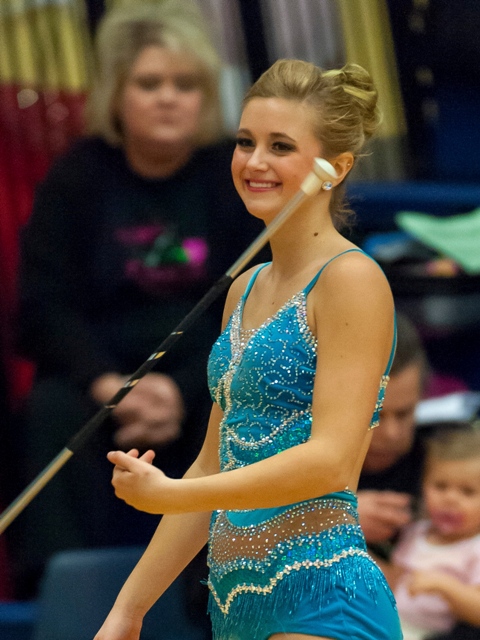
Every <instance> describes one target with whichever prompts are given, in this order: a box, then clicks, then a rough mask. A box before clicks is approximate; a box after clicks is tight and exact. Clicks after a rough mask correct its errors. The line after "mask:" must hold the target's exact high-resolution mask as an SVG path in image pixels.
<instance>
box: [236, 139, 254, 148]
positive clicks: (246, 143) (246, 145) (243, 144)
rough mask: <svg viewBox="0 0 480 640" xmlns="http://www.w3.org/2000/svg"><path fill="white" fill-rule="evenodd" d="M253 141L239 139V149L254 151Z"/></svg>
mask: <svg viewBox="0 0 480 640" xmlns="http://www.w3.org/2000/svg"><path fill="white" fill-rule="evenodd" d="M253 146H254V145H253V140H251V139H250V138H237V147H240V148H241V149H253Z"/></svg>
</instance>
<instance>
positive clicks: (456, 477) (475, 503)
mask: <svg viewBox="0 0 480 640" xmlns="http://www.w3.org/2000/svg"><path fill="white" fill-rule="evenodd" d="M423 493H424V500H425V506H426V509H427V512H428V516H429V518H430V520H431V522H432V525H433V528H434V530H435V531H436V532H437V534H438V535H440V536H441V537H442V538H445V540H449V541H454V540H459V539H462V538H468V537H471V536H473V535H475V534H477V533H480V460H479V459H478V458H471V459H466V460H439V459H433V458H432V459H430V460H429V461H428V466H427V471H426V475H425V480H424V484H423Z"/></svg>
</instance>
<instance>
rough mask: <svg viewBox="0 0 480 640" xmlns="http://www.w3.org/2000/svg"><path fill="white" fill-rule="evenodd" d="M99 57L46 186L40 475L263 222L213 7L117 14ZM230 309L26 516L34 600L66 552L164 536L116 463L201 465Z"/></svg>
mask: <svg viewBox="0 0 480 640" xmlns="http://www.w3.org/2000/svg"><path fill="white" fill-rule="evenodd" d="M96 46H97V49H96V53H97V61H98V70H97V77H96V79H95V82H94V86H93V89H92V93H91V95H90V98H89V103H88V105H87V111H86V117H87V127H88V131H89V135H88V136H86V137H85V138H84V139H82V140H80V141H77V142H76V143H75V144H74V145H73V146H72V148H71V149H70V150H69V151H68V152H67V153H66V155H64V156H63V157H60V158H59V159H58V160H57V161H56V162H55V163H54V165H53V166H52V168H51V170H50V172H49V173H48V175H47V177H46V179H45V180H44V181H43V183H42V184H40V185H39V186H38V189H37V191H36V196H35V201H34V207H33V212H32V215H31V218H30V221H29V223H28V225H27V227H26V228H25V229H24V231H23V234H22V243H21V277H20V298H21V303H20V308H19V315H18V344H19V349H20V351H21V353H22V354H23V355H24V356H26V357H28V358H29V359H31V360H32V361H33V362H34V363H35V365H36V378H35V381H34V385H33V389H32V391H31V394H30V397H29V399H28V406H27V407H26V411H25V414H26V415H25V419H24V420H23V431H22V432H21V433H19V437H20V438H21V439H22V443H23V451H22V453H23V456H24V457H23V463H24V468H23V474H24V477H25V479H26V481H30V480H31V479H32V477H34V476H35V474H36V473H38V472H39V471H41V470H42V469H43V468H44V466H45V465H46V464H48V463H49V462H50V461H51V460H52V459H53V457H54V456H56V455H57V454H58V453H59V451H61V450H62V448H63V447H64V446H65V445H66V444H67V442H68V441H69V439H70V437H71V436H72V435H74V434H75V433H76V432H77V430H78V429H79V428H80V427H81V426H82V425H83V424H84V423H85V422H86V421H87V420H88V419H89V418H90V417H91V416H92V415H93V414H94V412H96V411H97V410H98V408H99V406H100V405H102V404H104V403H107V402H108V401H109V400H110V398H112V396H113V395H114V394H115V393H116V392H117V390H118V389H119V388H120V387H121V386H122V385H123V383H124V381H125V380H126V378H128V376H129V375H131V374H132V373H133V372H134V371H135V370H136V369H137V368H138V367H139V366H140V365H141V364H142V363H143V362H144V361H145V360H146V359H147V358H148V357H149V355H150V354H152V353H153V352H154V351H155V350H156V348H157V346H158V345H159V344H160V343H161V341H162V340H163V339H164V338H166V337H167V336H168V335H169V334H170V332H171V331H172V330H173V329H174V328H175V327H176V326H177V324H178V323H179V322H180V321H181V320H182V319H183V318H184V317H185V315H186V314H187V313H188V312H189V311H190V310H191V309H192V308H193V306H194V304H195V303H196V302H198V300H199V299H200V298H201V296H202V295H203V294H204V293H206V291H207V290H208V288H209V287H210V286H211V285H212V284H213V282H214V281H215V280H216V279H217V278H218V277H220V276H221V275H222V274H223V273H225V271H226V270H227V269H228V267H230V266H231V264H232V263H233V261H234V259H235V258H237V257H238V256H239V255H240V254H241V253H242V252H243V251H244V250H245V248H246V247H247V246H248V244H249V243H250V242H251V241H252V240H253V239H254V238H255V236H256V235H257V233H259V232H260V231H261V230H262V228H263V227H262V225H261V223H260V222H258V221H255V220H252V219H251V217H249V216H248V214H247V213H246V210H245V208H244V205H243V203H242V202H241V200H240V198H239V197H238V195H237V193H236V192H235V190H234V187H233V182H232V179H231V174H230V161H231V155H232V152H233V148H234V143H233V142H231V141H230V140H228V139H227V138H226V136H225V132H224V131H223V125H222V115H221V106H220V102H219V86H218V79H219V71H220V66H221V65H220V60H219V56H218V54H217V51H216V49H215V48H214V46H213V44H212V42H211V40H210V37H209V33H208V30H207V28H206V26H205V24H204V22H203V19H202V16H201V14H200V12H199V9H198V7H197V5H195V4H194V3H193V1H192V2H187V1H186V0H185V1H181V0H172V1H169V0H165V1H164V2H161V3H156V4H145V5H144V4H142V3H135V4H132V5H131V6H129V7H127V8H113V9H112V10H111V11H110V12H108V13H107V14H106V15H105V16H104V18H103V20H102V21H101V23H100V25H99V27H98V31H97V36H96ZM219 302H220V303H219V304H218V305H214V306H213V307H211V308H210V309H209V310H208V311H207V312H205V313H204V314H203V316H202V317H201V319H200V320H199V321H198V322H197V324H196V326H195V327H193V328H192V329H191V330H190V331H189V332H187V334H186V335H185V336H184V337H182V338H181V340H179V342H177V344H176V345H175V346H174V347H173V348H172V350H171V353H170V352H169V353H168V354H167V355H166V356H165V357H164V358H162V359H161V361H159V363H158V365H157V366H156V371H154V372H150V373H148V374H147V375H146V376H145V377H144V378H143V379H142V380H141V381H140V383H139V384H138V386H137V387H135V388H134V389H133V390H132V391H131V392H130V393H129V394H128V396H127V397H126V398H125V399H124V400H123V401H122V402H121V403H120V404H119V406H118V407H117V409H115V411H114V412H113V419H112V420H109V421H108V422H107V423H105V424H104V425H102V427H101V428H100V429H99V430H98V431H97V433H96V434H95V437H94V438H93V439H92V442H90V443H88V445H87V446H86V447H84V449H83V450H82V451H81V452H79V453H78V454H76V455H75V456H74V458H73V459H72V460H71V461H69V462H68V464H67V465H66V466H65V468H63V469H62V470H61V471H60V472H59V473H58V475H57V476H56V477H55V478H54V479H53V480H52V481H51V482H50V483H49V485H48V486H47V487H46V488H45V489H44V490H43V491H42V492H41V493H40V494H39V495H38V496H37V497H36V498H35V500H34V501H33V502H32V503H31V504H30V505H29V506H28V507H27V509H26V510H25V513H24V514H22V515H21V517H20V518H19V520H18V531H17V533H18V540H19V542H18V546H17V558H18V564H19V567H20V569H19V571H20V572H22V571H23V574H24V575H23V576H18V577H19V578H21V577H23V582H22V585H23V592H24V594H25V593H27V594H28V589H29V587H30V590H31V585H29V582H28V579H27V578H29V579H30V582H34V581H35V580H36V578H38V575H39V574H40V573H41V571H42V570H43V567H44V565H45V562H46V560H47V559H48V558H49V556H50V555H51V554H52V553H53V552H55V551H57V550H60V549H63V548H71V547H91V546H96V547H98V546H103V545H118V544H143V543H146V542H147V541H148V540H149V539H150V537H151V534H152V533H153V531H154V529H155V527H156V525H157V524H158V518H156V517H154V516H151V515H148V514H144V513H140V512H138V511H134V510H133V509H131V508H129V507H128V506H126V505H125V504H124V503H122V502H121V501H119V500H116V499H115V496H114V494H113V492H112V491H111V487H110V468H109V463H108V461H107V460H106V456H105V454H106V452H107V451H108V450H109V449H111V448H112V447H113V448H122V449H124V450H128V449H130V448H131V447H134V446H135V447H140V448H145V447H153V448H154V449H155V450H156V452H157V459H156V460H157V464H158V465H159V466H161V467H162V468H163V469H166V470H168V473H169V474H170V475H172V476H173V477H178V476H180V475H181V474H182V473H183V472H184V471H185V470H186V468H187V467H188V465H189V464H190V462H191V461H192V460H193V458H194V457H195V455H196V453H197V449H198V447H199V445H200V443H201V442H202V439H203V435H204V434H203V431H202V429H203V425H205V424H206V422H207V419H206V418H207V415H208V411H209V406H210V399H209V395H208V389H207V384H206V375H205V369H206V362H207V357H208V352H209V350H210V348H211V345H212V343H213V342H214V340H215V337H216V336H217V334H218V328H219V326H220V322H221V302H222V301H219ZM93 497H94V498H93ZM127 523H128V525H127ZM12 526H17V523H14V525H12ZM35 584H36V583H35Z"/></svg>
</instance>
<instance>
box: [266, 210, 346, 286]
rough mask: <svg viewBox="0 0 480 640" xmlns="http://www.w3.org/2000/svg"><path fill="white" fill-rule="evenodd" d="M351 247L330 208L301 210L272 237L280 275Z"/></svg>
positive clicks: (274, 262)
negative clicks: (312, 211)
mask: <svg viewBox="0 0 480 640" xmlns="http://www.w3.org/2000/svg"><path fill="white" fill-rule="evenodd" d="M348 246H351V243H350V242H349V241H348V240H346V239H345V238H344V237H343V236H342V235H341V234H340V233H339V232H338V231H337V230H336V229H335V227H334V225H333V222H332V219H331V217H330V213H329V212H328V210H326V211H323V212H322V211H319V210H317V211H316V212H315V213H314V214H313V215H312V213H311V212H310V211H308V210H304V209H301V210H298V211H296V212H294V213H293V214H292V217H291V218H289V219H288V220H287V221H286V222H285V223H284V224H283V225H282V226H281V227H280V228H279V229H278V230H277V231H276V233H275V234H274V235H273V236H272V238H271V240H270V248H271V251H272V267H273V270H274V271H275V272H277V273H278V274H279V275H280V276H281V277H282V276H283V275H284V274H292V273H294V272H300V271H302V270H304V269H308V267H309V265H311V264H317V263H322V262H323V261H324V260H327V259H328V258H330V257H332V256H333V255H334V254H336V253H338V252H339V251H342V250H343V249H345V248H348Z"/></svg>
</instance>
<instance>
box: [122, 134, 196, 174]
mask: <svg viewBox="0 0 480 640" xmlns="http://www.w3.org/2000/svg"><path fill="white" fill-rule="evenodd" d="M124 151H125V156H126V158H127V162H128V164H129V165H130V167H131V169H132V170H133V171H134V172H135V173H138V174H139V175H141V176H143V177H144V178H168V177H169V176H171V175H173V174H174V173H176V172H177V171H179V170H180V169H181V168H182V167H184V166H185V165H186V164H187V163H188V161H189V160H190V158H191V157H192V155H193V153H194V151H195V146H194V145H193V144H192V143H190V142H189V143H185V144H182V145H175V147H173V146H172V147H165V146H162V147H161V148H159V147H158V146H155V147H154V148H150V149H149V148H148V147H147V146H146V145H142V146H140V145H138V144H135V145H134V144H128V142H126V143H125V146H124Z"/></svg>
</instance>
